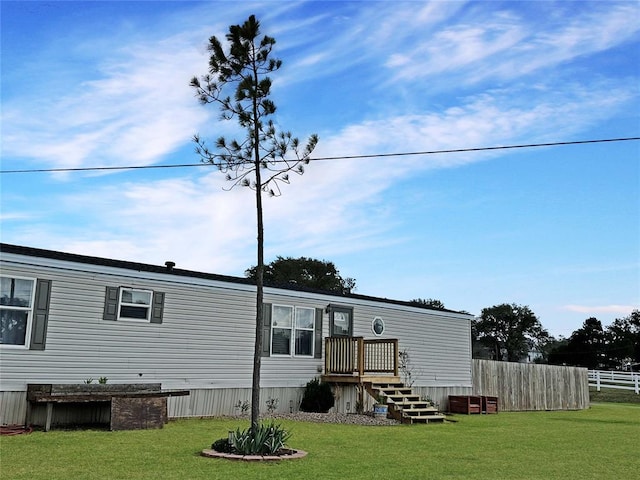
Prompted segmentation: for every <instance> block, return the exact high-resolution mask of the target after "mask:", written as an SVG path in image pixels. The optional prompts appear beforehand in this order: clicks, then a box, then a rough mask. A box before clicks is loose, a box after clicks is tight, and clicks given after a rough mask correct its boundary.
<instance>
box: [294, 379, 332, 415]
mask: <svg viewBox="0 0 640 480" xmlns="http://www.w3.org/2000/svg"><path fill="white" fill-rule="evenodd" d="M334 404H335V397H334V396H333V392H332V391H331V385H329V384H328V383H325V382H321V381H320V380H319V379H318V378H314V379H313V380H310V381H309V382H308V383H307V385H306V387H305V388H304V394H303V396H302V402H301V403H300V410H302V411H303V412H320V413H327V412H328V411H329V409H330V408H331V407H333V405H334Z"/></svg>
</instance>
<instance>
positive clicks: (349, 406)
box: [347, 402, 351, 413]
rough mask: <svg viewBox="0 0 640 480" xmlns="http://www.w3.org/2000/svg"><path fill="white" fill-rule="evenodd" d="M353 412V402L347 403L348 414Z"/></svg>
mask: <svg viewBox="0 0 640 480" xmlns="http://www.w3.org/2000/svg"><path fill="white" fill-rule="evenodd" d="M350 411H351V402H347V413H349V412H350Z"/></svg>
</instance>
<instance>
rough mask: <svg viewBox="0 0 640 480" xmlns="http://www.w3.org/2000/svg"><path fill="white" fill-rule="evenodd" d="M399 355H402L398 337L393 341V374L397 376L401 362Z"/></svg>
mask: <svg viewBox="0 0 640 480" xmlns="http://www.w3.org/2000/svg"><path fill="white" fill-rule="evenodd" d="M399 356H400V351H399V347H398V339H397V338H396V339H395V340H394V341H393V375H394V376H395V377H397V376H398V364H399V363H400V361H399Z"/></svg>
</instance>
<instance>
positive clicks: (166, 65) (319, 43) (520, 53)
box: [0, 1, 640, 336]
mask: <svg viewBox="0 0 640 480" xmlns="http://www.w3.org/2000/svg"><path fill="white" fill-rule="evenodd" d="M1 8H2V11H1V19H2V169H4V170H11V169H25V168H33V169H38V168H65V167H94V166H117V165H167V164H175V163H179V164H183V163H197V162H198V158H197V157H196V155H195V153H194V145H193V143H192V142H191V138H192V136H193V135H194V134H195V133H200V134H201V135H202V136H205V137H209V138H212V139H214V138H217V137H218V136H220V135H224V134H227V135H230V134H233V133H234V132H235V131H236V126H235V124H234V123H232V122H227V123H221V122H220V121H219V119H218V118H219V113H218V111H217V110H216V109H215V108H214V107H212V106H209V107H204V106H201V105H199V104H198V102H197V101H196V99H195V98H194V92H193V91H192V89H191V88H190V87H189V80H190V78H191V77H192V76H193V75H201V74H204V73H206V69H207V61H208V58H207V52H206V44H207V40H208V38H209V37H210V36H211V35H216V36H218V37H219V38H222V37H224V34H225V33H226V32H227V29H228V26H229V25H230V24H236V23H241V22H243V21H244V20H245V19H246V18H247V17H248V16H249V15H250V14H255V15H256V16H257V17H258V19H259V20H260V21H261V24H262V30H263V33H266V34H268V35H270V36H273V37H275V38H276V40H277V44H276V47H275V50H274V55H275V56H277V57H278V58H280V59H282V60H283V67H282V68H281V70H280V71H278V72H277V73H275V74H274V75H273V76H272V79H273V89H272V91H273V100H274V101H275V103H276V104H277V106H278V112H277V114H276V116H275V120H276V121H277V123H278V124H279V125H280V126H282V128H284V129H287V130H291V131H292V132H293V133H294V135H296V136H299V137H300V138H301V139H304V138H306V137H307V136H308V135H310V134H311V133H317V134H318V135H319V137H320V142H319V144H318V147H317V148H316V151H315V152H314V155H315V156H317V157H326V156H331V157H333V156H347V155H360V154H378V153H393V152H411V151H432V150H439V149H458V148H470V147H482V146H496V145H513V144H530V143H545V142H562V141H578V140H588V139H603V138H620V137H638V136H640V135H639V134H640V87H639V85H640V82H639V80H640V5H639V4H638V3H637V2H635V1H632V2H614V1H607V2H603V1H597V2H585V1H580V2H568V1H560V2H552V1H536V2H521V1H518V2H516V1H512V2H498V1H490V2H489V1H485V2H443V1H437V2H426V1H423V2H373V1H359V2H337V1H330V2H288V1H279V2H276V1H270V2H235V1H234V2H190V1H173V2H171V1H166V2H154V1H143V2H130V1H112V2H80V1H72V2H58V1H49V2H32V1H21V2H8V1H2V2H1ZM222 177H223V176H222V175H221V174H219V173H218V172H216V171H213V170H212V169H210V168H207V167H195V168H182V169H162V170H138V171H122V172H110V173H104V172H102V173H96V172H84V173H56V174H50V173H46V174H45V173H39V174H4V175H2V176H1V177H0V180H1V182H2V185H1V186H2V212H1V225H0V226H1V238H2V241H3V242H7V243H14V244H19V245H27V246H32V247H41V248H48V249H54V250H61V251H68V252H73V253H82V254H89V255H97V256H104V257H108V258H117V259H125V260H134V261H140V262H146V263H152V264H159V265H162V264H163V263H164V262H165V261H166V260H173V261H175V262H176V263H177V265H178V267H181V268H188V269H195V270H200V271H207V272H214V273H220V274H229V275H238V276H242V275H243V272H244V270H245V269H246V268H248V267H249V266H251V265H254V264H255V236H256V234H255V220H254V218H255V214H254V207H253V196H252V195H251V194H250V191H249V190H247V189H241V188H238V189H234V190H232V191H224V190H223V187H224V186H225V182H224V180H223V178H222ZM265 221H266V231H265V234H266V257H267V261H270V260H272V259H273V258H275V256H276V255H282V256H294V257H298V256H308V257H314V258H321V259H326V260H331V261H333V262H334V263H335V264H336V265H337V266H338V268H339V269H340V272H341V273H342V274H343V275H345V276H351V277H354V278H356V280H357V292H358V293H362V294H365V295H374V296H380V297H388V298H394V299H400V300H409V299H412V298H417V297H421V298H437V299H440V300H441V301H443V302H444V304H445V305H446V306H447V307H449V308H452V309H461V310H467V311H469V312H471V313H474V314H479V313H480V311H481V309H482V308H484V307H490V306H492V305H496V304H499V303H505V302H506V303H518V304H523V305H528V306H529V307H531V309H532V310H533V311H534V312H535V313H536V314H537V315H538V317H539V318H540V320H541V322H542V324H543V325H544V326H545V327H546V328H547V329H548V330H549V331H550V333H551V334H553V335H565V336H568V335H570V334H571V332H572V331H574V330H575V329H577V328H579V327H580V326H581V325H582V322H583V321H584V320H585V319H587V318H588V317H591V316H595V317H597V318H599V319H600V320H602V322H603V323H604V324H608V323H610V322H611V321H612V320H613V319H615V318H618V317H622V316H625V315H627V314H629V313H630V312H631V310H632V309H634V308H639V307H640V142H637V141H635V142H620V143H604V144H590V145H576V146H565V147H545V148H536V149H526V150H504V151H492V152H478V153H459V154H446V155H445V154H441V155H429V156H407V157H387V158H374V159H360V160H346V159H344V160H336V161H331V162H316V163H313V162H312V163H311V164H310V165H309V167H308V168H307V170H306V173H305V175H303V176H302V177H296V178H294V179H293V181H292V184H291V185H290V186H288V187H286V188H285V190H284V192H283V195H282V196H281V197H278V198H273V199H268V200H266V205H265Z"/></svg>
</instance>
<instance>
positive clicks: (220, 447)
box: [211, 438, 233, 453]
mask: <svg viewBox="0 0 640 480" xmlns="http://www.w3.org/2000/svg"><path fill="white" fill-rule="evenodd" d="M211 448H213V449H214V450H215V451H216V452H221V453H231V452H232V451H233V448H232V447H231V445H230V444H229V439H228V438H221V439H220V440H216V441H215V442H213V444H212V445H211Z"/></svg>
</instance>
